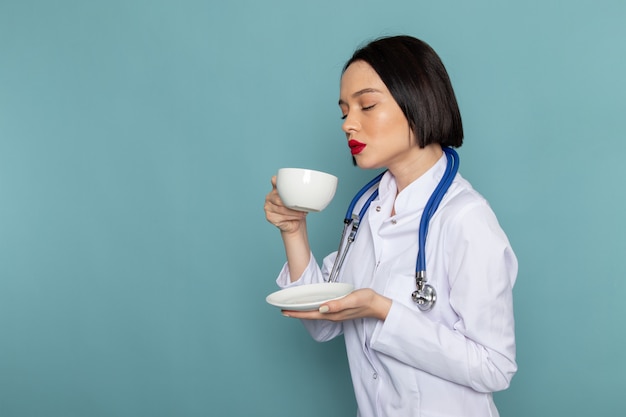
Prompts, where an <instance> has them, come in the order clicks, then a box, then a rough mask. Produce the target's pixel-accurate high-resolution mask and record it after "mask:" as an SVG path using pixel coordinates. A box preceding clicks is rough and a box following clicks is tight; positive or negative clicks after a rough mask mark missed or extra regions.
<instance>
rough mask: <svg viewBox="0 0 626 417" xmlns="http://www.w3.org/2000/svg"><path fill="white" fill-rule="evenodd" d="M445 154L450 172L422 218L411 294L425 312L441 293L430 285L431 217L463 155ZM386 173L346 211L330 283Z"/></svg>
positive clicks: (445, 151)
mask: <svg viewBox="0 0 626 417" xmlns="http://www.w3.org/2000/svg"><path fill="white" fill-rule="evenodd" d="M443 151H444V153H445V154H446V158H447V165H446V170H445V172H444V174H443V177H442V178H441V180H440V181H439V184H437V187H436V188H435V191H433V193H432V194H431V196H430V198H429V199H428V202H427V203H426V206H425V207H424V212H423V213H422V218H421V219H420V226H419V234H418V252H417V263H416V266H415V286H416V287H417V289H416V290H415V291H413V293H412V294H411V298H412V299H413V301H414V302H415V303H416V304H417V307H418V308H419V309H420V310H422V311H428V310H430V309H431V308H433V305H434V304H435V301H437V292H436V291H435V289H434V288H433V286H432V285H430V284H427V283H426V249H425V248H426V235H427V234H428V223H429V222H430V218H431V217H432V216H433V214H435V211H437V208H438V207H439V203H441V200H442V199H443V196H444V195H445V194H446V192H447V191H448V188H450V184H452V181H453V180H454V177H455V176H456V173H457V171H458V170H459V155H458V154H457V153H456V151H454V149H452V148H448V147H444V148H443ZM384 174H385V172H383V173H381V174H379V175H377V176H376V178H374V179H373V180H371V181H370V182H368V183H367V184H366V185H365V186H364V187H363V188H361V190H360V191H359V192H358V193H357V194H356V195H355V196H354V198H353V199H352V201H351V202H350V206H349V207H348V211H347V212H346V217H345V219H344V221H343V223H344V227H343V233H342V234H341V241H340V242H339V249H338V251H337V257H336V258H335V263H334V264H333V269H332V270H331V272H330V276H329V277H328V282H335V281H336V280H337V277H338V275H339V270H340V269H341V266H342V265H343V261H344V260H345V259H346V255H347V254H348V249H349V248H350V245H351V244H352V243H353V242H354V240H355V238H356V233H357V231H358V230H359V224H360V222H361V220H362V219H363V216H365V213H366V212H367V209H368V208H369V206H370V204H371V203H372V201H374V200H375V199H376V197H378V184H379V183H380V180H381V178H382V177H383V175H384ZM374 187H375V190H374V192H372V193H371V194H370V196H369V197H368V198H367V200H366V201H365V204H364V205H363V207H362V208H361V210H360V211H359V214H358V215H356V214H355V213H354V207H355V206H356V205H357V203H358V202H359V201H360V200H361V197H363V195H365V194H366V193H367V192H368V191H369V190H371V189H372V188H374ZM350 226H352V227H351V230H350V235H349V236H348V239H345V237H346V233H347V232H348V229H349V228H350Z"/></svg>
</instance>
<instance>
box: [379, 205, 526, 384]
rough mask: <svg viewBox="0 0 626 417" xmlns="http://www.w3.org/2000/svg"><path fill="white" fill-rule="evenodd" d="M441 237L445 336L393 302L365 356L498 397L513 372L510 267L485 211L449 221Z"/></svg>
mask: <svg viewBox="0 0 626 417" xmlns="http://www.w3.org/2000/svg"><path fill="white" fill-rule="evenodd" d="M450 220H451V221H452V222H453V223H452V224H451V227H450V228H448V229H447V230H448V232H447V235H446V254H447V257H448V260H449V261H448V280H449V284H450V297H449V302H450V306H451V307H452V309H453V310H454V311H455V313H456V314H457V316H458V320H457V321H456V323H454V325H453V326H452V328H450V327H449V326H448V325H444V324H442V323H438V322H435V321H432V320H431V319H430V318H429V317H428V314H427V313H422V312H420V311H417V310H415V309H411V308H409V307H407V306H405V305H402V304H401V303H398V302H394V303H393V305H392V307H391V310H390V311H389V314H388V316H387V319H386V320H385V321H384V322H379V323H378V325H377V327H376V329H375V332H374V335H373V337H372V341H371V345H372V348H373V349H375V350H377V351H379V352H381V353H384V354H386V355H389V356H391V357H394V358H395V359H397V360H399V361H401V362H403V363H406V364H407V365H409V366H412V367H415V368H418V369H421V370H423V371H425V372H428V373H430V374H432V375H436V376H438V377H440V378H443V379H446V380H449V381H452V382H455V383H457V384H461V385H465V386H468V387H471V388H472V389H474V390H476V391H479V392H494V391H499V390H503V389H506V388H507V387H508V386H509V384H510V381H511V378H512V377H513V375H514V374H515V372H516V371H517V364H516V362H515V329H514V327H515V325H514V317H513V293H512V290H513V284H514V282H515V279H516V276H517V259H516V258H515V255H514V253H513V251H512V249H511V247H510V244H509V241H508V239H507V237H506V236H505V235H504V232H503V231H502V229H501V228H500V226H499V224H498V222H497V219H496V217H495V215H494V214H493V212H492V211H491V209H490V208H489V206H488V205H487V204H484V205H477V206H474V207H472V208H471V209H469V210H465V211H464V212H463V213H462V215H459V216H456V218H453V219H450Z"/></svg>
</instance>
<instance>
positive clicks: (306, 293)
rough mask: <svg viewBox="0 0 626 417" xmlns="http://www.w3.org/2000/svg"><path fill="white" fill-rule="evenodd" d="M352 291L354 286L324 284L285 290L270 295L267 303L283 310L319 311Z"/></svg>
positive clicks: (339, 283) (266, 299)
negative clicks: (328, 303) (326, 304)
mask: <svg viewBox="0 0 626 417" xmlns="http://www.w3.org/2000/svg"><path fill="white" fill-rule="evenodd" d="M352 291H354V286H353V285H352V284H346V283H344V282H324V283H322V284H308V285H300V286H297V287H290V288H285V289H284V290H280V291H276V292H274V293H272V294H270V295H268V296H267V297H266V298H265V301H267V302H268V303H269V304H271V305H273V306H276V307H279V308H280V309H281V310H299V311H308V310H317V309H318V308H319V307H320V306H321V305H322V304H324V303H326V302H328V301H332V300H338V299H340V298H343V297H345V296H346V295H348V294H350V293H351V292H352Z"/></svg>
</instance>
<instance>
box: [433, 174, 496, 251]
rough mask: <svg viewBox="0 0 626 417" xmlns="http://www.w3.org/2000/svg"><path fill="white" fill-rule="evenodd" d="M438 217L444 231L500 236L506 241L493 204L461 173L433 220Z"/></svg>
mask: <svg viewBox="0 0 626 417" xmlns="http://www.w3.org/2000/svg"><path fill="white" fill-rule="evenodd" d="M437 216H438V217H439V219H438V221H439V222H440V226H441V228H442V230H444V231H447V232H448V233H451V234H453V235H457V236H458V235H468V234H469V235H473V236H475V237H479V238H481V239H488V237H487V236H489V235H492V236H493V235H496V236H498V237H499V238H500V239H501V238H504V239H506V237H505V236H504V232H503V231H502V229H501V227H500V224H499V222H498V219H497V217H496V214H495V213H494V211H493V210H492V208H491V206H490V205H489V202H488V201H487V200H486V199H485V197H483V196H482V195H481V194H480V193H479V192H478V191H476V190H475V189H474V188H473V187H472V185H471V184H470V183H469V181H467V180H466V179H464V178H463V177H462V176H461V175H459V174H457V177H456V178H455V180H454V182H453V183H452V185H451V187H450V189H449V190H448V193H447V194H446V195H445V197H444V199H443V200H442V202H441V205H440V207H439V210H437V213H435V215H434V216H433V221H434V220H435V217H437ZM459 237H460V236H459ZM465 237H466V238H467V236H465Z"/></svg>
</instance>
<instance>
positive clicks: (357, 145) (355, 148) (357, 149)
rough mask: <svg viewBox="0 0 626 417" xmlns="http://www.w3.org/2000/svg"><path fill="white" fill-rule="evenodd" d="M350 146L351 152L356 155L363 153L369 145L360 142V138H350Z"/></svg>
mask: <svg viewBox="0 0 626 417" xmlns="http://www.w3.org/2000/svg"><path fill="white" fill-rule="evenodd" d="M348 146H349V147H350V152H351V153H352V155H356V154H359V153H361V152H362V151H363V149H365V147H366V146H367V145H366V144H364V143H361V142H359V141H358V140H354V139H350V140H349V141H348Z"/></svg>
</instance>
